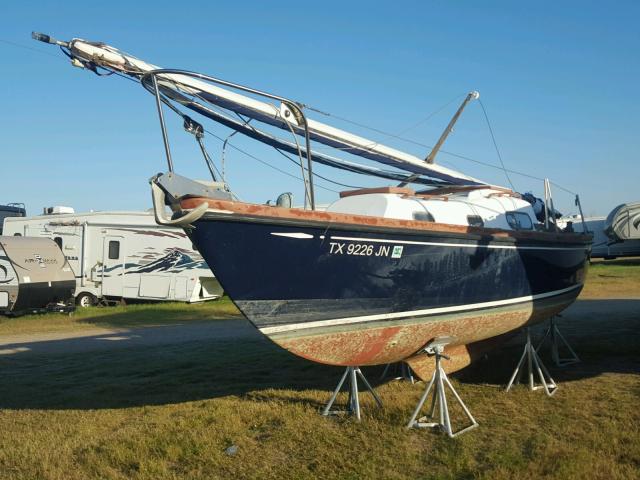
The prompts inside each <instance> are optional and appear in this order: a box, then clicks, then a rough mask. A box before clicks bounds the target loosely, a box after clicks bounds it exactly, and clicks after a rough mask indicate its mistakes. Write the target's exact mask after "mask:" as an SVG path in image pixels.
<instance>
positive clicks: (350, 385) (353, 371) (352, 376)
mask: <svg viewBox="0 0 640 480" xmlns="http://www.w3.org/2000/svg"><path fill="white" fill-rule="evenodd" d="M358 377H360V380H362V383H364V386H365V387H366V388H367V390H369V393H371V396H372V397H373V399H374V400H375V401H376V403H377V404H378V406H379V407H380V408H382V400H380V397H379V396H378V394H377V393H376V392H375V391H374V390H373V387H372V386H371V384H370V383H369V382H368V381H367V379H366V378H365V376H364V375H363V374H362V372H361V371H360V367H347V368H346V370H345V371H344V374H343V375H342V378H341V379H340V381H339V382H338V386H337V387H336V389H335V390H334V391H333V395H331V398H330V399H329V402H328V403H327V405H326V406H325V407H324V410H322V415H324V416H327V415H339V414H343V413H345V414H348V415H355V417H356V419H357V420H358V421H360V419H361V415H360V398H359V396H358V395H359V392H358ZM345 381H346V382H347V389H348V391H349V399H348V400H347V408H346V410H331V407H332V406H333V403H334V402H335V401H336V398H338V393H340V389H341V388H342V385H343V384H344V383H345Z"/></svg>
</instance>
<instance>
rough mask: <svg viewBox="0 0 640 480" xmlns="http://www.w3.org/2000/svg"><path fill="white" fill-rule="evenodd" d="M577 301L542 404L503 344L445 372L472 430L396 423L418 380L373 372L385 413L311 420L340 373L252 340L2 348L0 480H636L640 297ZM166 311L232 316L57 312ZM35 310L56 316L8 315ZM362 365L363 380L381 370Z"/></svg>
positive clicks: (86, 317) (98, 316)
mask: <svg viewBox="0 0 640 480" xmlns="http://www.w3.org/2000/svg"><path fill="white" fill-rule="evenodd" d="M603 275H615V277H613V278H614V279H616V281H618V280H617V279H620V280H619V281H620V285H621V286H620V287H619V288H617V289H616V291H617V292H623V293H624V295H628V294H629V292H630V293H634V292H637V290H635V288H636V287H635V286H636V285H637V283H636V282H637V281H638V279H639V278H640V264H637V263H633V262H632V263H630V264H625V263H623V262H621V261H618V262H616V263H609V262H607V263H606V264H605V265H602V266H600V265H593V266H592V268H591V270H590V273H589V277H588V283H587V288H585V293H586V294H589V292H590V290H589V288H592V287H590V284H598V285H606V283H605V282H606V281H605V280H603V278H611V277H603ZM593 291H594V292H601V291H602V289H601V288H594V289H593ZM624 295H623V296H624ZM629 295H630V294H629ZM586 296H590V295H586ZM631 296H633V295H631ZM635 296H636V297H640V295H637V294H636V295H635ZM224 302H227V303H226V304H225V303H224ZM587 302H590V303H589V305H593V308H592V309H591V310H590V313H589V314H585V315H581V316H580V317H579V318H572V317H570V316H567V317H565V318H564V320H562V322H563V323H565V325H564V326H563V327H562V328H563V332H564V333H565V334H566V335H567V336H568V337H569V338H570V340H571V342H572V345H573V346H574V348H575V349H576V350H577V352H578V353H579V354H580V356H581V358H582V360H583V362H582V363H581V364H578V365H574V366H571V367H566V368H564V369H557V368H551V373H552V375H553V377H554V378H555V379H556V380H557V381H558V382H559V384H560V389H559V391H558V393H557V394H556V395H555V396H554V397H553V398H546V397H545V396H544V394H543V393H542V392H529V391H528V390H526V389H525V388H524V387H521V386H519V387H516V388H515V390H513V391H512V392H510V393H508V394H507V393H505V392H504V391H503V388H504V384H505V382H506V380H507V379H508V377H509V375H510V373H511V371H512V369H513V367H514V364H515V362H516V361H517V358H518V355H519V353H520V351H521V345H519V344H517V343H513V344H510V345H509V346H507V347H506V348H504V349H501V350H500V351H498V352H496V353H494V354H493V355H492V356H491V357H489V359H488V360H485V361H481V362H479V363H477V364H475V365H473V366H472V367H470V368H468V369H466V370H463V371H462V372H459V373H457V374H455V375H453V377H454V378H453V383H454V385H455V387H456V388H457V389H458V392H459V393H460V394H461V395H462V397H463V398H464V400H465V402H466V403H467V405H468V406H469V407H470V409H471V411H472V412H473V414H474V416H475V417H476V419H477V420H478V421H479V423H480V427H479V428H478V429H475V430H473V431H471V432H469V433H466V434H464V435H462V436H461V437H459V438H456V439H453V440H452V439H448V438H446V437H443V436H442V435H440V434H437V433H435V432H432V431H415V430H414V431H407V430H406V429H405V428H404V424H405V423H406V422H407V420H408V417H409V416H410V414H411V411H412V409H413V407H414V406H415V404H416V402H417V400H418V398H419V396H420V394H421V393H422V389H423V388H424V384H422V383H419V384H416V385H410V384H408V383H406V382H383V383H380V382H379V381H377V382H376V390H377V392H378V393H379V394H380V396H381V397H382V399H383V401H384V403H385V408H384V409H382V410H379V409H376V408H374V405H373V402H372V401H371V400H370V399H369V398H367V396H366V395H363V396H362V403H363V414H364V418H363V421H362V422H361V423H357V422H355V421H354V420H353V419H350V418H345V417H331V418H325V417H322V416H321V415H319V414H318V412H319V410H320V408H321V407H322V405H323V404H324V402H326V401H327V399H328V397H329V395H330V392H331V390H332V389H333V387H334V386H335V384H336V382H337V380H338V377H339V376H340V374H341V370H340V369H338V368H332V367H327V366H323V365H317V364H313V363H310V362H307V361H305V360H303V359H300V358H297V357H294V356H292V355H290V354H289V353H287V352H285V351H283V350H281V349H279V348H278V347H276V346H274V345H273V344H272V343H271V342H269V341H268V340H266V339H258V340H253V339H252V340H247V341H242V342H240V341H235V342H232V341H221V340H216V339H211V340H201V341H196V342H191V343H189V344H181V345H170V346H163V347H161V348H158V347H144V348H135V349H134V348H130V349H117V350H108V351H97V352H84V353H78V354H73V353H65V354H59V355H49V356H40V355H35V354H20V353H18V354H15V355H10V356H0V431H1V432H2V435H0V478H1V479H3V480H4V479H34V478H38V479H39V478H43V479H88V478H100V479H154V480H155V479H165V478H166V479H177V478H190V479H191V478H193V479H196V478H203V479H204V478H206V479H210V478H260V479H262V478H265V479H267V478H278V479H280V478H347V479H350V478H353V479H356V478H390V479H396V478H397V479H401V478H425V479H430V478H433V479H440V478H445V479H447V478H451V479H453V478H487V479H489V478H490V479H492V480H494V479H497V480H500V479H507V478H525V479H533V478H543V477H545V478H558V479H572V478H576V479H578V478H580V479H582V478H606V479H629V478H638V477H640V429H639V428H638V425H639V424H640V410H638V398H639V395H640V375H639V372H640V358H639V357H638V351H639V347H640V299H639V300H617V301H614V302H607V303H605V302H604V300H602V299H601V298H600V297H598V296H597V295H594V296H593V297H591V300H588V301H587ZM225 305H226V307H225ZM222 307H224V309H222ZM219 309H222V310H219ZM225 309H228V310H225ZM603 311H604V312H606V318H603V317H601V316H599V314H598V313H597V312H603ZM104 312H107V313H104ZM170 314H171V316H175V318H174V320H173V321H179V322H185V321H192V320H193V321H201V320H203V319H206V318H211V316H213V317H215V318H218V316H219V315H223V316H224V315H227V314H229V315H232V314H233V306H232V305H231V304H230V303H228V301H223V303H219V304H217V305H216V304H214V303H211V304H207V305H196V306H189V307H186V306H180V305H171V304H159V305H156V306H153V307H152V306H149V305H134V306H130V307H126V309H120V307H118V309H115V308H114V309H111V308H110V309H94V310H89V311H87V312H86V313H85V312H82V313H81V314H79V315H78V316H77V317H74V318H72V319H71V320H69V319H68V318H67V317H65V318H64V319H61V320H60V321H61V322H62V323H63V324H64V322H66V321H72V322H75V323H74V325H73V327H74V328H86V326H85V325H84V323H87V324H88V325H89V327H92V326H95V325H100V326H109V327H111V328H113V327H114V326H124V327H127V326H139V325H142V324H149V323H154V322H158V321H160V320H159V319H158V318H159V317H163V316H166V317H168V316H170ZM45 318H57V317H56V316H53V315H51V316H47V317H38V318H31V317H28V318H27V317H24V318H21V319H16V320H15V321H16V322H24V323H31V322H36V323H37V322H43V323H42V324H41V325H44V323H46V322H45V320H44V319H45ZM11 321H12V322H13V320H11ZM165 321H169V320H168V319H165ZM36 323H31V325H32V326H34V325H36ZM4 325H6V324H5V323H4V322H3V323H2V324H0V329H1V328H3V326H4ZM14 326H15V325H14ZM5 328H6V327H5ZM29 328H31V327H29ZM34 328H35V327H34ZM61 328H68V326H64V327H61ZM0 331H1V330H0ZM11 331H13V330H11ZM537 333H538V335H539V333H540V329H538V332H537ZM543 358H544V359H545V360H546V361H547V365H550V361H549V360H548V354H547V352H543ZM363 370H364V373H365V374H366V375H367V377H368V378H369V379H370V380H374V381H375V380H376V379H377V378H378V377H379V375H380V372H381V369H380V368H379V367H371V368H365V369H363ZM450 398H451V397H450ZM344 401H345V398H344V395H343V396H341V397H340V398H339V402H342V403H343V402H344ZM459 413H460V412H459V411H457V410H454V412H453V414H454V418H457V419H459V418H460V417H459ZM231 446H236V447H237V452H236V453H235V454H228V453H226V452H227V449H228V448H229V447H231Z"/></svg>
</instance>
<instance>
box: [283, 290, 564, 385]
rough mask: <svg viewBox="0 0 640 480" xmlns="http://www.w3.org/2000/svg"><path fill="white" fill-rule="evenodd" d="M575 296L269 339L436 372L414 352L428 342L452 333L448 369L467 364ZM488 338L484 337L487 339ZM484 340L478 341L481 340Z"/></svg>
mask: <svg viewBox="0 0 640 480" xmlns="http://www.w3.org/2000/svg"><path fill="white" fill-rule="evenodd" d="M573 300H574V298H570V299H567V298H565V299H563V300H562V301H559V300H556V301H553V302H548V301H547V302H545V303H544V304H542V305H539V304H538V305H535V306H534V305H533V304H525V305H519V306H517V307H510V308H504V307H502V308H500V309H492V310H489V311H483V312H475V313H465V314H449V315H442V316H437V317H430V318H428V319H422V320H421V319H414V320H412V322H413V323H406V324H402V325H397V324H396V325H393V326H384V325H382V326H369V327H367V326H362V327H360V328H359V329H357V330H353V329H350V330H347V331H334V332H331V331H322V332H318V333H316V334H309V335H304V336H291V337H286V336H280V337H279V336H277V335H272V336H271V339H272V340H273V341H274V342H276V343H277V344H278V345H280V346H281V347H283V348H285V349H287V350H289V351H290V352H292V353H294V354H296V355H299V356H301V357H303V358H306V359H308V360H311V361H314V362H319V363H326V364H330V365H340V366H366V365H379V364H385V363H392V362H398V361H401V360H406V361H408V362H409V364H410V365H411V367H412V368H413V369H414V371H415V372H416V373H417V374H418V375H419V376H420V377H421V378H424V377H428V376H429V375H430V374H431V372H432V371H433V365H432V364H433V360H432V359H431V358H429V357H427V356H426V355H423V354H419V355H416V353H417V352H419V351H420V350H421V349H422V348H423V347H424V346H425V345H426V344H427V343H428V342H429V341H431V340H432V339H434V338H436V337H440V336H452V337H454V338H455V341H454V342H453V343H452V344H451V345H449V346H448V347H447V351H446V352H445V353H447V355H452V356H453V357H454V359H453V361H452V362H451V363H450V364H448V365H447V370H448V371H455V370H458V369H460V368H463V367H465V366H467V365H469V363H471V361H472V360H474V359H475V358H477V357H478V356H481V355H482V354H484V352H485V351H486V350H487V349H489V348H491V347H493V346H496V345H498V344H499V343H500V340H501V337H503V336H504V334H506V333H508V332H512V331H516V330H517V329H519V328H520V327H522V326H524V325H527V324H533V323H537V322H540V321H543V320H545V319H548V318H550V317H551V316H553V315H555V314H557V313H558V312H560V311H562V310H563V309H565V308H566V307H567V306H568V305H570V304H571V303H572V302H573ZM483 341H484V342H483ZM478 342H480V343H478Z"/></svg>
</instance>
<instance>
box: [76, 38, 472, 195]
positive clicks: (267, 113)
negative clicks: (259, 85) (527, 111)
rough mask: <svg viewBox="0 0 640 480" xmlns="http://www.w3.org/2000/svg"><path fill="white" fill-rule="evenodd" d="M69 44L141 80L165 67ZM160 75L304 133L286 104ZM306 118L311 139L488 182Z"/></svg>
mask: <svg viewBox="0 0 640 480" xmlns="http://www.w3.org/2000/svg"><path fill="white" fill-rule="evenodd" d="M68 48H69V52H70V54H71V57H72V61H74V63H75V62H78V63H79V64H80V65H81V66H87V65H91V66H94V65H95V66H99V67H102V68H106V69H108V70H113V71H116V72H120V73H123V74H126V75H129V76H133V77H135V78H137V79H138V80H140V79H141V78H142V77H143V75H144V74H146V73H149V72H152V71H154V70H159V69H160V67H157V66H155V65H152V64H149V63H146V62H144V61H142V60H139V59H137V58H135V57H133V56H131V55H128V54H125V53H123V52H120V51H119V50H117V49H115V48H113V47H110V46H108V45H105V44H102V43H94V42H88V41H85V40H81V39H74V40H72V41H71V42H69V46H68ZM78 63H76V64H78ZM157 80H158V84H159V85H160V86H161V87H162V90H163V92H165V93H166V92H167V90H168V89H174V90H176V91H177V92H179V93H182V94H186V95H191V96H194V97H197V98H198V99H202V100H204V101H206V102H209V103H211V104H213V105H216V106H218V107H220V108H224V109H226V110H229V111H232V112H235V113H237V114H239V115H243V116H246V117H249V118H251V119H255V120H257V121H260V122H263V123H266V124H269V125H272V126H275V127H278V128H281V129H283V130H287V131H294V132H295V133H297V134H298V135H304V129H303V127H302V125H300V123H299V121H298V120H297V119H296V115H295V114H294V112H293V111H292V110H291V109H290V108H289V107H288V106H287V105H286V104H284V103H281V104H280V105H277V106H276V105H275V104H273V103H269V102H263V101H260V100H257V99H255V98H252V97H249V96H246V95H241V94H239V93H236V92H234V91H231V90H229V89H225V88H221V87H218V86H217V85H213V84H211V83H209V82H206V81H203V80H200V79H198V78H193V77H192V76H188V75H185V74H180V73H163V74H160V75H158V76H157ZM307 123H308V130H309V136H310V138H311V139H312V140H314V141H316V142H319V143H322V144H324V145H327V146H331V147H334V148H336V149H338V150H341V151H344V152H347V153H350V154H353V155H357V156H360V157H363V158H367V159H369V160H373V161H375V162H378V163H382V164H385V165H389V166H392V167H395V168H398V169H401V170H404V171H407V172H410V173H412V174H419V175H425V176H428V177H431V178H434V179H437V180H440V181H442V182H444V183H448V184H454V185H483V184H485V182H482V181H480V180H477V179H475V178H472V177H469V176H467V175H464V174H463V173H460V172H457V171H455V170H451V169H449V168H446V167H443V166H440V165H436V164H428V163H426V162H425V161H424V160H422V159H420V158H418V157H416V156H414V155H411V154H408V153H406V152H402V151H400V150H396V149H394V148H391V147H388V146H385V145H382V144H381V143H379V142H376V141H373V140H369V139H366V138H364V137H361V136H358V135H354V134H351V133H349V132H346V131H344V130H340V129H338V128H335V127H332V126H330V125H326V124H324V123H321V122H318V121H316V120H313V119H308V120H307Z"/></svg>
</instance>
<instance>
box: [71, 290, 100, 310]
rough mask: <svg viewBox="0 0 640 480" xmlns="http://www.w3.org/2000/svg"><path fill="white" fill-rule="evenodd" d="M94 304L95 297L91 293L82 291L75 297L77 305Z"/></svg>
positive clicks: (87, 305)
mask: <svg viewBox="0 0 640 480" xmlns="http://www.w3.org/2000/svg"><path fill="white" fill-rule="evenodd" d="M95 304H96V297H95V296H94V295H92V294H91V293H87V292H82V293H80V294H79V295H78V296H77V297H76V305H78V306H79V307H83V308H84V307H91V306H92V305H95Z"/></svg>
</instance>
